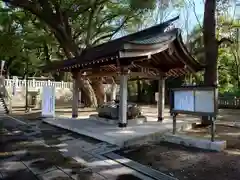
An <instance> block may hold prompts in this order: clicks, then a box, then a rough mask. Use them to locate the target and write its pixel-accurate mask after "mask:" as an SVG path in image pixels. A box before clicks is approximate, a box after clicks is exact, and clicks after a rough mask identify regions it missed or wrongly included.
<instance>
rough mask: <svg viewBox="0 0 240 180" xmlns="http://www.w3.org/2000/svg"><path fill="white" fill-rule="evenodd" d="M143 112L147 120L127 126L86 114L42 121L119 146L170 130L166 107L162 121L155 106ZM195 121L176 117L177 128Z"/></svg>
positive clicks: (150, 138) (184, 126)
mask: <svg viewBox="0 0 240 180" xmlns="http://www.w3.org/2000/svg"><path fill="white" fill-rule="evenodd" d="M143 114H144V115H146V117H147V121H148V122H146V123H143V124H135V125H134V124H131V125H128V127H127V128H119V127H118V126H117V125H116V124H108V123H105V122H102V121H97V120H92V119H91V118H87V117H86V115H85V116H80V117H79V118H78V119H73V118H63V117H56V118H47V119H44V122H46V123H48V124H51V125H53V126H57V127H60V128H63V129H67V130H70V131H73V132H76V133H78V134H81V135H85V136H89V137H92V138H94V139H98V140H101V141H104V142H107V143H110V144H114V145H117V146H119V147H126V146H129V145H136V144H138V143H142V142H145V140H148V141H151V140H154V139H156V138H158V137H159V136H160V135H162V134H163V133H166V132H169V131H172V127H173V125H172V117H170V115H169V110H168V109H165V114H166V116H165V117H166V118H165V119H164V121H163V122H157V110H156V108H155V109H150V110H149V108H145V109H144V108H143ZM196 121H198V118H194V117H192V116H191V117H190V116H188V117H183V116H179V117H178V118H177V128H178V129H183V128H189V127H190V126H191V124H192V123H194V122H196Z"/></svg>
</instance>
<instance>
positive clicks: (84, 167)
mask: <svg viewBox="0 0 240 180" xmlns="http://www.w3.org/2000/svg"><path fill="white" fill-rule="evenodd" d="M0 122H1V123H2V126H3V127H4V128H3V131H1V141H0V179H1V178H2V179H9V180H10V179H11V180H14V179H16V180H20V179H24V180H34V179H44V180H45V179H46V180H58V179H64V180H65V179H66V180H67V179H75V180H80V179H81V180H128V179H129V180H141V179H142V180H152V178H150V177H149V176H145V175H144V174H142V173H139V172H137V171H135V170H133V169H131V168H129V167H126V166H125V165H123V164H121V163H118V162H117V161H114V160H111V159H108V158H106V157H104V156H102V155H101V153H103V152H106V151H107V150H109V149H110V150H114V149H116V148H117V147H116V146H114V145H110V144H107V143H103V142H100V141H97V140H93V139H90V138H87V137H82V136H79V135H77V134H74V133H71V132H69V131H65V130H62V129H58V128H54V127H52V126H50V125H47V124H45V123H42V122H41V121H40V120H36V121H33V122H32V123H31V124H25V123H22V122H21V121H19V120H14V119H12V118H9V117H1V118H0ZM125 163H126V162H125ZM164 179H169V178H168V177H167V176H166V178H164ZM170 179H171V178H170Z"/></svg>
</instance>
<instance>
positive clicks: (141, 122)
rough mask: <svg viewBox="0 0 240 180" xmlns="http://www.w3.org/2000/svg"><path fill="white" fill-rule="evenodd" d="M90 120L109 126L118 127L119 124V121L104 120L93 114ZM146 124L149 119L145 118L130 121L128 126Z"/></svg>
mask: <svg viewBox="0 0 240 180" xmlns="http://www.w3.org/2000/svg"><path fill="white" fill-rule="evenodd" d="M89 118H90V119H92V120H96V121H101V122H105V123H108V124H115V125H118V123H119V120H115V119H107V118H102V117H99V116H98V115H97V114H91V115H90V116H89ZM144 122H147V118H146V117H144V116H143V117H139V118H136V119H128V125H135V124H143V123H144Z"/></svg>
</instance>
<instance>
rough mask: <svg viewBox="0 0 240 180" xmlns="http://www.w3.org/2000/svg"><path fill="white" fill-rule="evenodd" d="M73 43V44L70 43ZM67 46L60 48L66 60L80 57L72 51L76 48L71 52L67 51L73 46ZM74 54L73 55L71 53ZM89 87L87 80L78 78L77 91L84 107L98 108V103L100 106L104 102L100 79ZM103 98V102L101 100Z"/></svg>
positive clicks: (78, 53)
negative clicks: (79, 91)
mask: <svg viewBox="0 0 240 180" xmlns="http://www.w3.org/2000/svg"><path fill="white" fill-rule="evenodd" d="M72 43H74V42H72ZM68 44H70V43H66V44H65V43H64V44H63V45H62V47H64V49H65V50H64V51H65V54H66V56H67V57H68V58H73V57H74V56H80V54H81V52H80V51H79V52H76V51H75V52H74V50H75V49H76V48H73V51H70V52H69V50H70V49H71V47H73V45H71V46H68ZM73 52H74V53H73ZM73 54H74V55H73ZM92 85H94V89H95V90H94V89H93V87H92ZM92 85H91V83H90V81H89V80H88V79H87V80H86V79H83V78H79V89H80V90H81V92H82V96H81V98H82V100H83V101H84V104H85V106H88V107H97V106H98V102H99V103H100V104H101V102H102V101H103V102H104V88H103V84H102V79H99V80H98V83H96V81H95V82H93V83H92ZM102 97H103V100H102Z"/></svg>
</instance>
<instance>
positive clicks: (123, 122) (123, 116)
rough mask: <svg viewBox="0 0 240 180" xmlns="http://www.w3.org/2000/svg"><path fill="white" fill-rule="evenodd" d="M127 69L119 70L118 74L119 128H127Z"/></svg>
mask: <svg viewBox="0 0 240 180" xmlns="http://www.w3.org/2000/svg"><path fill="white" fill-rule="evenodd" d="M127 70H128V69H125V68H123V69H121V74H120V102H119V127H121V128H123V127H127V81H128V73H127Z"/></svg>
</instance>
